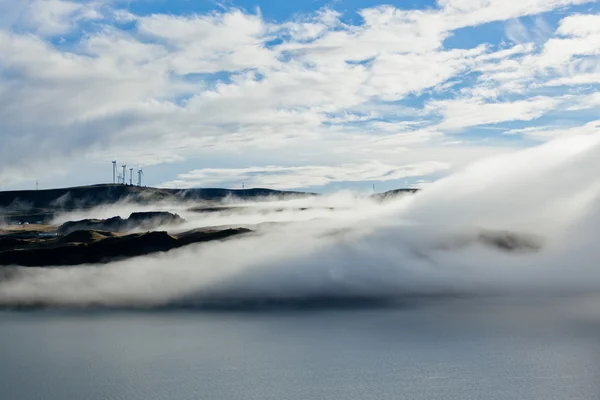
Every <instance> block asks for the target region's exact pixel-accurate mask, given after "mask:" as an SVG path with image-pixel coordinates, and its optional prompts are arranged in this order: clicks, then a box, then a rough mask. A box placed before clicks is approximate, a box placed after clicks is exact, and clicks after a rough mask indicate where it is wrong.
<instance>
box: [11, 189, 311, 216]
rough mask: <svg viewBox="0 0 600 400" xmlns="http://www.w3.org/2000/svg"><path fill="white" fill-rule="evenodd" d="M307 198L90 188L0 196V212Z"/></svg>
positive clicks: (233, 192) (245, 192)
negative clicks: (272, 198)
mask: <svg viewBox="0 0 600 400" xmlns="http://www.w3.org/2000/svg"><path fill="white" fill-rule="evenodd" d="M272 195H273V196H308V195H313V194H311V193H303V192H285V191H278V190H270V189H245V190H231V189H161V188H151V187H139V186H129V185H112V184H110V185H93V186H79V187H71V188H61V189H48V190H21V191H7V192H0V209H4V210H5V212H6V211H9V212H12V213H14V212H17V211H20V210H26V211H28V214H29V215H31V214H36V213H37V214H38V215H39V216H40V219H43V218H42V217H43V216H44V213H47V212H49V211H52V210H70V209H81V208H89V207H95V206H100V205H104V204H113V203H117V202H119V201H125V200H127V201H131V202H134V203H139V204H144V203H152V202H158V201H177V200H222V199H224V198H226V197H229V196H231V197H236V198H255V197H263V196H272Z"/></svg>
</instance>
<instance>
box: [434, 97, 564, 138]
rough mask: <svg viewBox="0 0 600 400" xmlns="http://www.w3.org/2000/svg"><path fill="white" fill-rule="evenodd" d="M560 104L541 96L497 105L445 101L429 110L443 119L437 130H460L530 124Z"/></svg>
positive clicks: (437, 103) (557, 100)
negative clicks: (512, 122) (506, 123)
mask: <svg viewBox="0 0 600 400" xmlns="http://www.w3.org/2000/svg"><path fill="white" fill-rule="evenodd" d="M560 102H561V100H560V99H556V98H551V97H543V96H540V97H534V98H531V99H528V100H518V101H513V102H494V103H488V102H484V101H481V100H473V99H465V100H444V101H436V102H431V103H429V104H428V106H427V107H428V108H429V109H430V110H431V111H432V112H435V113H439V114H441V115H442V117H443V121H442V122H441V123H440V124H439V125H437V128H438V129H441V130H460V129H464V128H467V127H471V126H477V125H484V124H497V123H500V122H505V121H530V120H533V119H536V118H539V117H541V116H542V115H544V114H545V113H547V112H548V111H550V110H552V109H554V108H556V107H557V106H558V105H559V104H560Z"/></svg>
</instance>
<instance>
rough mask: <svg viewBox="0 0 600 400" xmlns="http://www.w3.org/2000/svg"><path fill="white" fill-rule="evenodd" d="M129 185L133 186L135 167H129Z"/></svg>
mask: <svg viewBox="0 0 600 400" xmlns="http://www.w3.org/2000/svg"><path fill="white" fill-rule="evenodd" d="M129 186H133V167H131V168H129Z"/></svg>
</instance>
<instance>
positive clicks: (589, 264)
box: [0, 135, 600, 307]
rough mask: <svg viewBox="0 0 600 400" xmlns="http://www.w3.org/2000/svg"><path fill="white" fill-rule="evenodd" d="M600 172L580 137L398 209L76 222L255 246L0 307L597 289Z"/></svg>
mask: <svg viewBox="0 0 600 400" xmlns="http://www.w3.org/2000/svg"><path fill="white" fill-rule="evenodd" d="M599 160H600V135H587V136H571V137H565V138H560V139H557V140H554V141H552V142H550V143H547V144H544V145H541V146H538V147H535V148H531V149H526V150H523V151H520V152H516V153H514V154H510V155H502V156H498V157H494V158H490V159H487V160H483V161H480V162H477V163H475V164H473V165H471V166H469V167H468V168H467V169H465V170H463V171H460V172H458V173H456V174H454V175H452V176H449V177H447V178H445V179H441V180H439V181H437V182H436V183H434V184H431V185H430V186H427V187H426V189H424V190H422V191H420V192H419V193H417V194H415V195H408V196H403V197H399V198H398V199H396V200H394V201H391V202H386V203H378V202H375V201H372V200H369V199H368V198H367V197H366V196H361V195H353V194H351V193H337V194H333V195H329V196H320V197H310V198H297V199H292V200H281V199H280V200H276V201H273V200H272V199H268V200H267V199H265V200H263V201H256V202H252V203H251V202H243V203H235V202H232V201H229V202H226V205H228V206H232V207H234V208H232V209H231V210H224V211H214V210H213V211H212V212H207V213H198V212H192V211H189V210H188V209H189V208H190V207H193V206H202V204H183V205H172V204H156V205H151V206H145V207H139V206H135V205H131V204H119V205H115V206H112V207H104V208H100V209H95V210H91V211H86V212H82V213H69V214H67V215H63V216H60V217H59V218H58V219H57V221H56V222H57V223H60V222H64V221H67V220H74V219H82V218H90V217H93V218H107V217H112V216H115V215H120V216H122V217H125V218H126V217H128V216H129V214H130V213H131V212H134V211H157V210H167V211H171V212H175V213H178V214H179V215H180V216H181V217H183V218H185V219H186V220H187V221H188V222H187V223H186V224H185V226H181V227H178V230H184V229H192V228H198V227H206V226H249V227H251V228H253V229H255V230H256V233H255V234H251V235H247V236H244V237H241V238H237V239H233V240H228V241H225V242H211V243H205V244H198V245H192V246H188V247H184V248H181V249H178V250H174V251H171V252H169V253H165V254H161V255H158V256H149V257H141V258H135V259H131V260H127V261H123V262H115V263H112V264H108V265H102V266H85V267H62V268H20V269H17V270H16V272H15V273H14V274H6V275H8V276H7V277H6V278H4V280H3V281H2V282H0V304H2V305H19V304H45V305H61V306H87V305H103V306H117V307H119V306H124V307H154V306H162V305H168V304H174V303H175V304H203V303H204V302H210V301H215V300H222V301H230V300H236V299H239V300H247V299H282V298H283V299H290V298H301V299H306V298H321V297H342V298H345V297H368V298H390V297H396V296H399V297H400V296H403V295H406V294H425V293H475V294H486V293H496V292H498V291H500V292H502V291H510V292H525V293H530V292H538V291H552V290H561V291H562V290H584V289H585V290H588V289H590V290H595V289H598V288H599V286H600V280H599V278H600V267H599V266H598V259H599V256H600V245H599V242H598V241H599V239H598V237H599V236H600V235H599V234H600V208H599V206H600V203H599V195H600V179H598V174H599V173H600V168H599V167H600V161H599ZM206 206H207V207H208V206H214V204H211V205H208V204H207V205H206ZM270 222H273V224H271V223H270ZM496 231H501V232H504V231H508V232H511V233H514V234H516V235H517V236H516V237H517V246H516V247H515V248H511V249H509V248H504V247H503V246H498V245H494V239H491V242H492V243H491V244H490V240H489V237H488V236H486V235H488V233H489V232H492V233H491V235H492V236H493V235H495V234H496V233H494V232H496ZM482 232H483V233H482ZM499 235H500V236H502V234H499ZM486 238H487V239H486Z"/></svg>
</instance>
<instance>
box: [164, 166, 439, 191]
mask: <svg viewBox="0 0 600 400" xmlns="http://www.w3.org/2000/svg"><path fill="white" fill-rule="evenodd" d="M449 168H450V165H448V164H447V163H441V162H434V161H430V162H423V163H419V164H411V165H403V166H395V165H387V164H383V163H381V162H379V161H371V162H368V163H363V164H343V165H337V166H320V165H319V166H302V167H280V166H266V167H250V168H231V169H214V168H207V169H201V170H195V171H190V172H188V173H185V174H180V175H178V179H177V180H175V181H171V182H166V183H163V184H162V185H160V186H161V187H177V188H191V187H213V186H225V187H240V186H241V183H242V182H244V183H245V187H247V188H248V187H268V188H275V189H295V188H303V187H315V186H324V185H327V184H329V183H332V182H359V181H390V180H395V179H402V178H407V177H415V176H424V175H430V174H434V173H438V172H442V171H445V170H447V169H449Z"/></svg>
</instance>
